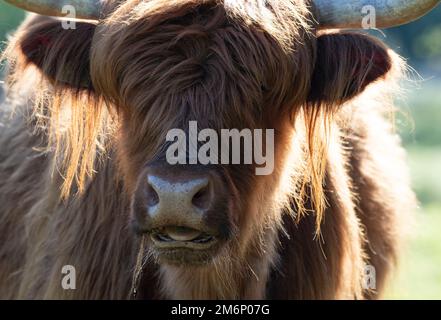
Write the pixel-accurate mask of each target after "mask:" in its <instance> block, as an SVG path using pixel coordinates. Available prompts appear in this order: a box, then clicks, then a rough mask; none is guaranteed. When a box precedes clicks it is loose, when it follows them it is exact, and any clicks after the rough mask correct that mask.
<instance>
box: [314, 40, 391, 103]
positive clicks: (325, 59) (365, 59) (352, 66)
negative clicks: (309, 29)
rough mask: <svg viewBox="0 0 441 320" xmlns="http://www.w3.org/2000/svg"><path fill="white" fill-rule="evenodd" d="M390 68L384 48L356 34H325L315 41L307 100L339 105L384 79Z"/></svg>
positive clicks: (388, 55) (388, 57)
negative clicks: (313, 68) (315, 51)
mask: <svg viewBox="0 0 441 320" xmlns="http://www.w3.org/2000/svg"><path fill="white" fill-rule="evenodd" d="M391 68H392V57H391V56H390V54H389V52H388V49H387V47H386V46H385V45H384V44H383V43H382V42H380V41H379V40H376V39H375V38H373V37H370V36H368V35H364V34H360V33H333V34H325V35H322V36H320V37H318V39H317V59H316V64H315V70H314V73H313V76H312V82H311V91H310V93H309V96H308V101H309V102H310V103H312V104H322V103H324V104H341V103H344V102H346V101H348V100H349V99H351V98H353V97H355V96H356V95H358V94H359V93H361V92H362V91H363V90H364V89H365V88H366V87H367V86H368V85H369V84H371V83H372V82H374V81H376V80H378V79H380V78H382V77H384V76H385V75H386V74H387V73H388V71H389V70H390V69H391Z"/></svg>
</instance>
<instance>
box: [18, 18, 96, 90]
mask: <svg viewBox="0 0 441 320" xmlns="http://www.w3.org/2000/svg"><path fill="white" fill-rule="evenodd" d="M95 27H96V26H95V25H94V24H90V23H84V22H77V23H76V25H75V28H74V29H65V28H63V25H62V21H61V20H57V19H53V18H48V17H36V18H35V19H33V23H32V24H30V25H29V27H28V28H27V29H26V33H25V34H24V35H23V36H22V37H21V38H20V40H19V47H20V49H21V51H22V53H23V55H24V57H25V59H26V63H28V64H33V65H35V66H36V67H37V68H38V69H40V71H41V72H42V73H43V75H44V76H45V77H46V78H47V79H48V80H49V81H50V82H52V83H53V84H54V85H58V86H67V87H69V88H70V89H73V90H84V89H85V90H92V84H91V80H90V74H89V71H90V67H89V52H90V47H91V42H92V38H93V34H94V32H95Z"/></svg>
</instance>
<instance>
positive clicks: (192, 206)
mask: <svg viewBox="0 0 441 320" xmlns="http://www.w3.org/2000/svg"><path fill="white" fill-rule="evenodd" d="M147 184H148V185H147V191H146V193H147V194H146V195H147V211H148V212H147V214H148V215H150V217H152V218H153V217H155V216H157V215H160V214H167V213H173V212H181V213H182V214H186V213H188V214H193V213H196V214H200V215H203V210H204V209H208V208H209V206H210V200H211V197H212V191H211V186H212V185H211V184H210V179H209V178H208V177H203V176H201V177H195V178H192V179H187V180H182V181H179V180H178V181H171V180H167V179H166V178H163V177H160V176H158V175H148V176H147Z"/></svg>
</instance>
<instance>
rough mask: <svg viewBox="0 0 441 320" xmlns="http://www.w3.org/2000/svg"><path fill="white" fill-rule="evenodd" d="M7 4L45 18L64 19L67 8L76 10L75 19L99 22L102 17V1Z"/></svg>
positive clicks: (16, 1)
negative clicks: (71, 7)
mask: <svg viewBox="0 0 441 320" xmlns="http://www.w3.org/2000/svg"><path fill="white" fill-rule="evenodd" d="M5 1H6V2H7V3H9V4H11V5H13V6H16V7H18V8H21V9H24V10H26V11H31V12H35V13H38V14H41V15H45V16H52V17H64V16H66V14H67V13H66V12H63V11H64V10H63V8H64V7H65V6H73V7H74V8H75V18H77V19H86V20H99V18H100V17H101V12H102V7H103V3H102V0H5Z"/></svg>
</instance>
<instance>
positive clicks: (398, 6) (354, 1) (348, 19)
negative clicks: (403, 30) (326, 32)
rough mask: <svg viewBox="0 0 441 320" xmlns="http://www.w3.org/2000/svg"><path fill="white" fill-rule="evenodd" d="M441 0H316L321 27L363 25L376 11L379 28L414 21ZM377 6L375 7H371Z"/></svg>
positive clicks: (355, 26) (352, 27) (358, 26)
mask: <svg viewBox="0 0 441 320" xmlns="http://www.w3.org/2000/svg"><path fill="white" fill-rule="evenodd" d="M440 1H441V0H313V1H312V2H313V3H314V7H315V9H316V15H317V16H316V19H317V21H318V23H319V28H320V29H333V28H335V29H361V28H364V27H365V26H363V21H364V20H363V19H364V18H365V17H366V16H367V15H369V14H370V15H371V16H372V17H373V14H372V12H374V13H375V16H376V19H375V20H376V21H375V27H376V28H389V27H394V26H399V25H402V24H405V23H408V22H411V21H414V20H416V19H418V18H420V17H422V16H423V15H425V14H426V13H427V12H429V11H430V10H432V9H433V8H435V7H436V6H437V5H438V4H439V3H440ZM372 9H374V10H372Z"/></svg>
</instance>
